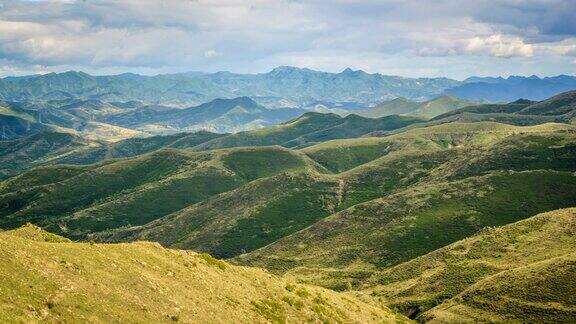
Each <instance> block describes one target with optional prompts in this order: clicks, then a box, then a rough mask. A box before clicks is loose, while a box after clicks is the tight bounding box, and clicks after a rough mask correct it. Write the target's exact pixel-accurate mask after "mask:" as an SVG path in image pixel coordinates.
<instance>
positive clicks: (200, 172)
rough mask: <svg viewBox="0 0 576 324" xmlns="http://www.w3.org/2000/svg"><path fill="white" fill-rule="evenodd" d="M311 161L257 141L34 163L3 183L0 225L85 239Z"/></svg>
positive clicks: (146, 219) (157, 215)
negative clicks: (45, 165) (83, 161)
mask: <svg viewBox="0 0 576 324" xmlns="http://www.w3.org/2000/svg"><path fill="white" fill-rule="evenodd" d="M312 164H313V162H311V161H310V160H309V159H307V158H306V157H305V156H303V155H299V154H297V153H295V152H291V151H288V150H286V149H283V148H279V147H262V148H257V149H232V150H226V151H213V152H206V153H194V152H188V151H182V150H176V149H164V150H160V151H157V152H154V153H150V154H147V155H142V156H139V157H137V158H132V159H126V160H117V161H109V162H105V163H103V164H100V165H95V166H86V167H77V168H72V169H70V167H67V166H62V167H52V168H51V169H48V170H62V171H56V172H52V171H46V172H43V171H41V169H38V170H33V171H31V172H30V173H25V174H23V175H21V176H18V177H16V178H13V179H10V180H9V181H5V182H3V183H1V184H0V200H1V201H2V206H3V207H2V209H1V210H0V223H1V224H2V227H4V228H6V227H15V226H20V225H21V224H23V223H25V222H33V223H35V224H37V225H40V226H42V227H45V228H48V229H49V230H51V231H54V232H57V233H61V234H64V235H67V236H70V237H84V236H85V235H86V234H89V233H94V232H99V231H104V230H108V229H114V228H118V227H125V226H135V225H143V224H146V223H148V222H150V221H152V220H154V219H156V218H160V217H163V216H165V215H168V214H170V213H172V212H175V211H177V210H179V209H182V208H184V207H187V206H189V205H191V204H194V203H196V202H199V201H202V200H204V199H206V198H208V197H210V196H212V195H215V194H218V193H221V192H225V191H229V190H232V189H234V188H237V187H239V186H240V185H242V184H245V183H247V182H249V181H252V180H254V179H256V178H259V177H265V176H271V175H274V174H277V173H282V172H288V171H294V170H298V169H302V170H303V169H306V168H308V167H313V166H312ZM68 170H73V172H69V171H68ZM38 177H46V179H44V180H43V179H38ZM21 182H24V183H29V184H31V185H32V186H26V187H22V186H20V185H18V184H19V183H21Z"/></svg>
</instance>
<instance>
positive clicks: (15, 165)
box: [0, 131, 224, 179]
mask: <svg viewBox="0 0 576 324" xmlns="http://www.w3.org/2000/svg"><path fill="white" fill-rule="evenodd" d="M220 136H224V135H223V134H215V133H210V132H203V131H201V132H197V133H191V134H190V133H179V134H175V135H169V136H152V137H146V138H130V139H126V140H123V141H119V142H116V143H107V142H103V141H95V140H89V139H86V138H83V137H81V136H78V135H75V134H70V133H57V132H42V133H38V134H35V135H32V136H28V137H23V138H18V139H13V140H8V141H0V162H1V163H0V179H3V178H7V177H9V176H12V175H16V174H19V173H21V172H23V171H25V170H28V169H30V168H33V167H38V166H48V165H55V164H80V165H82V164H92V163H96V162H100V161H104V160H109V159H114V158H124V157H132V156H136V155H141V154H145V153H148V152H152V151H156V150H159V149H161V148H179V149H185V148H191V147H195V146H197V145H198V144H200V143H203V142H205V141H209V140H212V139H215V138H218V137H220Z"/></svg>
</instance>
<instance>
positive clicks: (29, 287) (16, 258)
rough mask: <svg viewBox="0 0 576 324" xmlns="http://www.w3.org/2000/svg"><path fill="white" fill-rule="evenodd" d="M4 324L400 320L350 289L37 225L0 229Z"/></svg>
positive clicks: (0, 299)
mask: <svg viewBox="0 0 576 324" xmlns="http://www.w3.org/2000/svg"><path fill="white" fill-rule="evenodd" d="M0 257H1V258H2V260H3V261H2V262H1V263H0V274H1V276H0V321H2V322H27V323H34V322H38V323H40V322H79V321H80V322H82V321H85V322H93V323H109V322H131V323H145V322H155V323H161V322H178V321H181V322H186V323H190V322H204V323H206V322H210V323H228V322H230V320H231V319H233V320H234V321H235V322H239V323H270V322H271V323H293V322H302V321H309V322H359V323H382V322H393V321H398V322H403V321H406V319H405V318H403V317H402V316H401V315H396V314H394V313H392V312H391V311H390V310H387V309H385V308H381V307H377V306H376V305H375V304H370V303H369V302H367V301H362V300H361V299H359V298H356V297H354V296H353V295H350V294H341V293H335V292H332V291H329V290H326V289H322V288H317V287H311V286H305V285H300V284H296V283H293V282H290V281H288V280H285V279H282V278H279V277H276V276H274V275H271V274H269V273H267V272H266V271H263V270H261V269H255V268H246V267H238V266H233V265H230V264H227V263H225V262H223V261H220V260H216V259H214V258H212V257H211V256H210V255H207V254H198V253H195V252H191V251H181V250H169V249H164V248H162V247H161V246H159V245H158V244H155V243H148V242H137V243H130V244H91V243H74V242H71V241H69V240H67V239H65V238H62V237H59V236H56V235H53V234H50V233H48V232H45V231H43V230H41V229H39V228H37V227H34V226H30V225H29V226H25V227H23V228H19V229H17V230H13V231H7V232H0Z"/></svg>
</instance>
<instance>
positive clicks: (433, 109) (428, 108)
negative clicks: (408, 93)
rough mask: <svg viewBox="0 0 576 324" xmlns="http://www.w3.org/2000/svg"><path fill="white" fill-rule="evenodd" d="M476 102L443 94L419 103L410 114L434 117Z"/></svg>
mask: <svg viewBox="0 0 576 324" xmlns="http://www.w3.org/2000/svg"><path fill="white" fill-rule="evenodd" d="M474 104H475V102H472V101H468V100H464V99H460V98H456V97H452V96H441V97H438V98H435V99H432V100H429V101H426V102H423V103H421V104H419V105H418V106H417V107H416V108H415V109H414V110H413V111H411V112H410V113H409V114H410V115H412V116H418V117H423V118H432V117H435V116H438V115H441V114H444V113H447V112H449V111H453V110H456V109H459V108H462V107H467V106H471V105H474Z"/></svg>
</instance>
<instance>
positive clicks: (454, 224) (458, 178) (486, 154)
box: [237, 124, 576, 289]
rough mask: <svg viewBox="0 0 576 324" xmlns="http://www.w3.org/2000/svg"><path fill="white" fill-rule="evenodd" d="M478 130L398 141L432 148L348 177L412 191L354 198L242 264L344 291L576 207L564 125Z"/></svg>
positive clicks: (574, 167) (422, 132) (438, 130)
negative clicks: (485, 232) (389, 173)
mask: <svg viewBox="0 0 576 324" xmlns="http://www.w3.org/2000/svg"><path fill="white" fill-rule="evenodd" d="M474 125H475V126H477V127H478V128H477V131H478V132H477V133H476V135H473V133H471V132H462V133H460V135H459V136H457V135H458V132H457V131H455V127H456V126H457V125H442V126H437V127H435V128H432V129H418V130H414V131H411V132H407V133H406V134H398V135H395V136H391V138H394V137H396V138H398V139H400V138H413V140H420V141H424V140H426V141H428V142H423V143H421V144H422V145H421V146H420V147H419V148H418V147H416V148H415V147H410V146H406V147H404V148H401V149H399V150H397V151H391V152H390V153H388V154H387V155H383V156H382V157H380V158H377V159H376V160H374V161H372V162H370V163H368V164H365V165H362V166H358V167H356V168H353V169H350V170H349V171H346V172H344V173H342V174H341V176H342V177H345V176H348V175H351V174H361V173H363V172H365V171H363V170H370V171H372V172H374V173H371V174H370V173H369V174H370V176H369V177H370V178H372V179H374V178H375V177H376V176H377V175H379V174H380V175H382V174H383V172H384V171H385V170H395V171H398V173H400V174H404V175H405V174H408V173H407V171H411V172H413V173H414V174H415V175H416V174H418V175H417V176H416V177H415V178H414V177H413V178H412V179H415V180H416V181H415V182H413V183H410V182H409V183H408V185H409V187H404V188H403V187H402V186H398V185H397V184H398V183H403V180H402V176H400V178H399V180H400V181H399V182H396V184H394V182H392V183H393V184H392V187H393V188H395V190H391V191H388V192H387V193H386V192H381V193H380V196H379V197H382V198H379V199H375V198H378V197H374V196H372V197H370V198H368V199H367V200H365V201H366V202H364V203H361V202H362V201H361V200H360V201H358V200H356V201H355V203H354V204H352V207H350V208H348V209H344V210H342V211H340V212H337V213H335V214H333V215H331V216H329V217H326V218H323V219H322V220H321V221H319V222H317V223H315V224H314V225H312V226H310V227H308V228H306V229H305V230H302V231H300V232H298V233H295V234H293V235H291V236H288V237H285V238H283V239H281V240H279V241H277V242H275V243H274V244H271V245H269V246H266V247H265V248H263V249H260V250H256V251H254V252H251V253H248V254H246V255H243V256H240V257H239V258H237V261H238V262H241V263H247V264H255V265H256V264H257V265H259V266H264V267H267V268H269V269H275V270H276V271H279V272H286V271H288V272H289V274H291V275H294V276H298V277H299V278H301V279H303V280H307V281H310V282H315V283H320V284H323V285H326V286H329V287H333V288H339V289H342V288H345V287H346V286H347V285H349V284H351V285H352V286H354V285H355V284H358V283H360V282H362V281H363V280H364V279H365V278H366V276H369V275H370V274H371V273H372V272H373V271H374V270H375V269H382V268H385V267H389V266H392V265H395V264H398V263H401V262H404V261H407V260H409V259H411V258H414V257H417V256H419V255H422V254H425V253H428V252H430V251H432V250H434V249H436V248H440V247H442V246H444V245H446V244H450V243H452V242H454V241H457V240H459V239H462V238H465V237H466V236H468V235H472V234H474V233H476V232H477V231H479V230H480V229H482V228H483V227H485V226H499V225H504V224H507V223H510V222H514V221H517V220H520V219H523V218H526V217H530V216H532V215H535V214H537V213H539V212H544V211H547V210H552V209H556V208H563V207H570V206H574V205H575V204H576V196H575V195H574V190H573V189H574V188H575V186H576V178H575V177H574V176H573V175H572V173H573V172H574V171H576V163H575V162H574V161H575V156H574V154H575V152H576V151H574V147H575V143H576V138H575V137H574V133H572V132H568V133H566V132H564V131H562V129H563V128H565V127H566V126H561V125H557V126H554V125H542V126H535V127H514V126H506V125H497V127H494V126H496V125H490V124H484V125H483V124H474ZM465 126H466V125H460V127H463V129H465V128H464V127H465ZM481 126H482V127H485V130H484V131H483V132H482V131H481V129H482V127H481ZM499 127H500V128H501V129H500V131H498V128H499ZM555 127H558V131H554V128H555ZM449 129H452V132H448V130H449ZM565 129H566V128H565ZM567 129H570V128H569V127H568V128H567ZM548 130H549V131H550V132H549V131H548ZM443 131H445V132H443ZM522 133H524V134H522ZM389 140H390V139H389ZM424 143H427V144H426V145H427V146H428V147H429V149H428V150H429V151H428V152H426V150H425V149H424V148H425V147H426V145H424ZM319 146H320V147H324V148H326V149H327V150H328V151H330V150H334V149H333V148H331V147H330V146H333V147H338V145H337V142H334V143H331V142H327V143H324V144H322V145H319ZM318 152H321V150H318V151H317V152H315V154H319V153H318ZM312 157H314V156H313V155H312ZM408 161H410V162H409V163H407V162H408ZM387 166H389V167H390V169H387V168H386V167H387ZM398 166H405V169H401V168H399V167H398ZM530 170H533V171H530ZM537 170H539V171H537ZM382 180H384V179H380V181H382ZM384 182H385V183H386V182H388V183H390V180H388V181H384ZM371 199H374V200H371ZM345 200H346V199H344V201H345ZM359 238H361V239H359ZM326 269H328V270H326ZM330 269H332V270H330Z"/></svg>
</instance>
